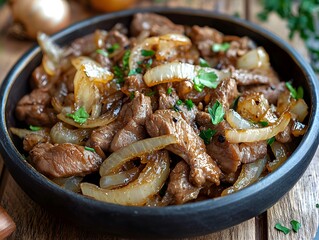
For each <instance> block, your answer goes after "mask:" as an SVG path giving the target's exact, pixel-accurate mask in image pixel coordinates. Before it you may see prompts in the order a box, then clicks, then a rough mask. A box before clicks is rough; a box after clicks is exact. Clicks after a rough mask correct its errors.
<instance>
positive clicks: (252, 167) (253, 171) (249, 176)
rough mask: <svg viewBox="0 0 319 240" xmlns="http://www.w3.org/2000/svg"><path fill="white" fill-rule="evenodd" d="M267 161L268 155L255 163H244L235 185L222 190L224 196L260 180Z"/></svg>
mask: <svg viewBox="0 0 319 240" xmlns="http://www.w3.org/2000/svg"><path fill="white" fill-rule="evenodd" d="M266 163H267V156H266V157H264V158H262V159H258V160H256V161H255V162H253V163H247V164H243V166H242V169H241V172H240V174H239V177H238V179H237V181H236V182H235V183H234V185H233V186H231V187H229V188H226V189H225V190H224V191H223V192H222V194H221V195H222V196H225V195H228V194H231V193H233V192H237V191H239V190H241V189H243V188H245V187H247V186H249V185H251V184H253V183H254V182H256V181H257V180H258V178H259V177H260V175H261V173H262V172H263V170H264V168H265V166H266Z"/></svg>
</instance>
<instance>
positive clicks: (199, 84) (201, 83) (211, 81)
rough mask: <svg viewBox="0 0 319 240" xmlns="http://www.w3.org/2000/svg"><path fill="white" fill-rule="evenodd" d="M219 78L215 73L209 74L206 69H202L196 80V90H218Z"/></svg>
mask: <svg viewBox="0 0 319 240" xmlns="http://www.w3.org/2000/svg"><path fill="white" fill-rule="evenodd" d="M217 80H218V76H217V75H216V73H215V72H207V71H206V70H205V69H200V70H199V71H198V74H197V76H196V77H195V78H194V80H193V81H194V88H195V90H196V91H198V92H201V91H203V89H204V87H208V88H216V87H217V86H218V83H219V82H218V81H217Z"/></svg>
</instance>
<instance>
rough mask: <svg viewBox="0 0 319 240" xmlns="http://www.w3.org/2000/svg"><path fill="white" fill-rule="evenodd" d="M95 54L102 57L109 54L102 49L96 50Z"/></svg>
mask: <svg viewBox="0 0 319 240" xmlns="http://www.w3.org/2000/svg"><path fill="white" fill-rule="evenodd" d="M96 53H98V54H101V55H102V56H104V57H108V56H109V54H108V53H107V52H106V51H104V50H103V49H96Z"/></svg>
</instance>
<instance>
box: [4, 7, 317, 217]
mask: <svg viewBox="0 0 319 240" xmlns="http://www.w3.org/2000/svg"><path fill="white" fill-rule="evenodd" d="M139 12H144V13H145V12H153V13H158V14H180V15H190V16H194V17H196V16H201V17H207V18H214V19H216V18H218V19H220V20H223V21H227V22H231V23H233V24H236V25H241V27H244V28H246V29H248V30H250V31H253V32H255V33H257V34H258V35H261V36H262V37H265V38H266V39H268V40H269V41H271V42H273V43H274V44H276V45H277V46H279V47H280V48H282V49H283V50H284V51H285V52H286V53H287V54H288V55H289V56H290V58H291V59H293V61H294V62H295V64H296V65H297V66H298V67H299V68H300V69H301V70H302V72H303V74H304V76H306V81H307V82H308V84H309V89H310V90H311V91H310V92H311V103H312V106H311V111H310V117H309V125H308V126H309V128H308V131H307V132H306V134H305V135H304V136H303V138H302V140H301V142H300V143H299V145H298V147H297V148H296V149H295V150H294V152H293V154H292V155H291V156H290V157H289V159H288V160H287V161H286V162H285V163H284V164H283V165H282V166H281V167H280V168H279V169H277V170H276V171H275V172H273V173H271V174H268V175H267V176H266V177H265V178H263V179H261V180H260V181H259V182H257V183H254V184H252V185H251V186H248V187H246V188H244V189H242V190H240V191H238V192H236V193H233V194H230V195H228V196H224V197H217V198H214V199H209V200H203V201H199V202H194V203H187V204H183V205H172V206H166V207H160V208H158V207H136V206H122V205H117V204H112V203H105V202H101V201H98V200H94V199H91V198H88V197H85V196H83V195H81V194H77V193H73V192H71V191H68V190H64V189H62V188H61V187H59V186H58V185H56V184H54V183H53V182H51V181H50V180H48V179H47V178H46V177H44V176H43V175H42V174H40V173H39V172H37V171H35V170H33V169H32V168H31V167H30V166H28V165H27V164H19V162H20V161H22V162H24V161H25V160H24V159H23V156H22V155H21V154H20V152H19V150H18V149H16V147H15V145H14V143H13V142H12V140H11V138H10V134H9V132H8V129H7V126H6V117H5V116H6V114H5V110H6V102H7V97H8V95H9V92H10V90H11V87H12V84H13V83H14V81H15V79H16V77H17V76H18V75H19V74H20V72H22V71H23V69H24V68H25V67H26V66H27V64H29V61H30V60H31V59H33V58H34V57H35V56H36V55H37V54H38V53H39V51H40V48H39V46H38V45H36V46H34V47H33V48H31V49H30V50H28V51H27V52H26V53H25V54H24V55H23V56H22V57H21V58H20V59H19V60H18V61H17V63H16V64H15V65H14V66H13V67H12V68H11V70H10V71H9V73H8V74H7V76H6V77H5V79H4V80H3V82H2V84H1V89H0V96H1V99H0V101H1V102H0V106H1V121H0V136H1V138H2V141H1V148H2V151H1V152H2V153H6V154H7V156H10V160H9V159H4V160H5V162H6V161H12V162H14V164H15V167H18V168H20V169H21V170H22V171H26V172H28V173H29V176H30V177H31V178H33V180H34V181H36V182H40V183H41V184H43V185H44V187H45V188H46V189H47V190H48V191H50V192H54V193H55V194H56V195H59V196H64V197H65V196H67V197H68V198H69V199H73V200H75V201H79V203H80V204H84V205H87V206H88V205H94V206H95V207H97V208H101V209H105V208H110V209H112V212H117V213H119V214H121V213H124V212H125V213H127V212H130V213H131V214H134V215H136V214H143V215H149V216H162V215H165V214H169V215H183V214H184V213H185V211H188V213H189V211H192V212H194V213H195V212H200V211H209V210H210V209H211V208H222V207H225V206H226V205H228V204H234V203H236V202H239V201H241V200H242V199H245V198H247V197H249V196H250V195H254V194H256V193H257V192H258V191H260V189H263V188H268V187H271V185H272V184H274V183H275V182H278V181H279V179H280V178H282V177H283V176H287V175H289V169H292V168H294V167H296V165H297V164H298V163H299V162H300V161H301V160H303V158H304V157H305V156H306V155H307V153H309V152H311V151H313V150H312V148H313V146H314V145H315V144H316V147H317V146H318V143H319V131H317V129H318V128H319V101H318V96H319V80H318V79H317V77H316V75H315V73H314V72H313V70H312V68H311V67H310V65H309V64H308V63H307V62H306V60H305V59H304V58H303V57H302V56H301V55H300V54H299V53H297V51H296V50H295V49H294V48H293V47H292V46H290V45H289V43H287V42H286V41H284V40H283V39H281V38H279V37H278V36H276V35H275V34H274V33H271V32H270V31H268V30H266V29H264V28H262V27H260V26H258V25H256V24H255V23H252V22H248V21H246V20H243V19H240V18H236V17H233V16H229V15H226V14H222V13H217V12H212V11H208V10H194V9H191V8H181V7H178V8H170V7H157V8H154V7H148V8H136V9H130V10H125V11H121V12H115V13H108V14H103V15H99V16H95V17H92V18H89V19H86V20H83V21H80V22H77V23H75V24H72V25H71V26H69V27H68V28H66V29H64V30H62V31H60V32H58V33H56V34H54V35H52V39H53V40H58V39H60V38H62V37H63V36H66V35H69V34H71V33H72V32H74V31H76V30H78V29H80V28H83V27H87V26H88V25H92V24H93V25H94V24H96V23H98V22H101V21H106V20H111V19H113V18H119V17H126V16H132V15H133V14H135V13H139ZM308 142H310V143H312V144H306V143H308ZM301 148H302V149H301ZM301 151H302V152H301ZM297 155H298V157H297ZM300 156H302V158H300ZM12 159H15V160H12ZM309 162H310V161H309ZM9 170H10V169H9ZM268 207H269V206H268ZM268 207H267V206H266V207H265V210H266V209H267V208H268Z"/></svg>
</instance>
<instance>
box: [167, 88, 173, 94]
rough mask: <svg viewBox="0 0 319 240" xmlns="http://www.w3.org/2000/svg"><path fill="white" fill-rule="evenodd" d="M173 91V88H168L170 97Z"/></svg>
mask: <svg viewBox="0 0 319 240" xmlns="http://www.w3.org/2000/svg"><path fill="white" fill-rule="evenodd" d="M172 91H173V89H172V88H171V87H169V88H167V94H168V95H170V94H171V93H172Z"/></svg>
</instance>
